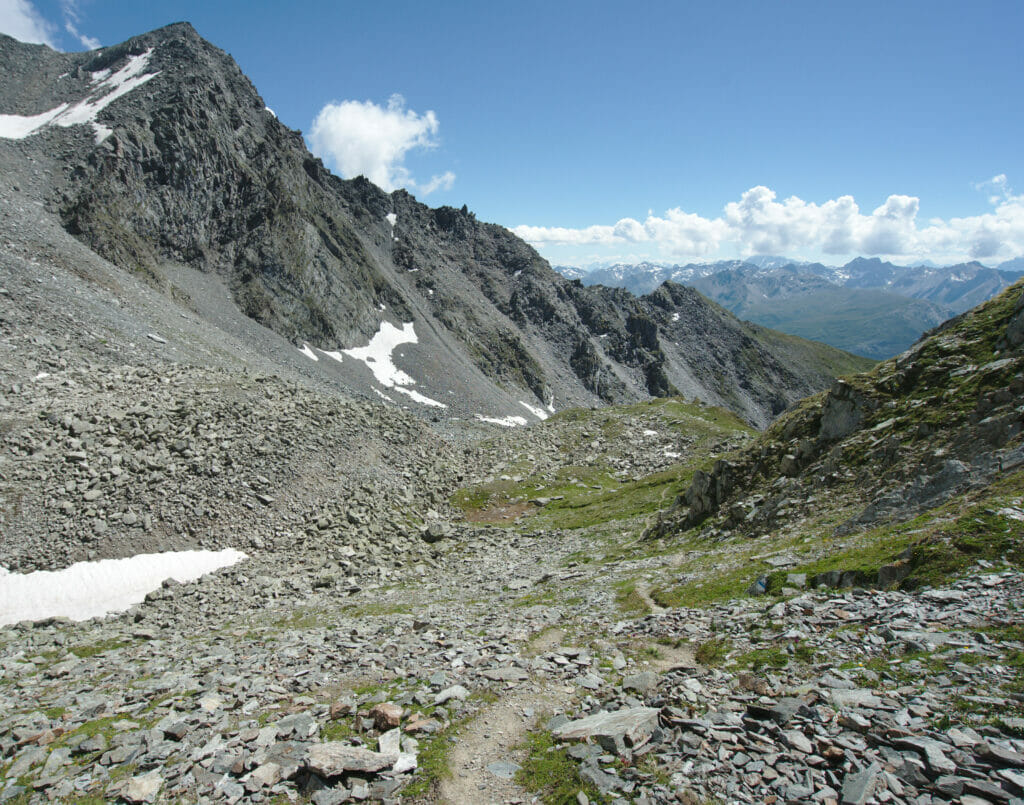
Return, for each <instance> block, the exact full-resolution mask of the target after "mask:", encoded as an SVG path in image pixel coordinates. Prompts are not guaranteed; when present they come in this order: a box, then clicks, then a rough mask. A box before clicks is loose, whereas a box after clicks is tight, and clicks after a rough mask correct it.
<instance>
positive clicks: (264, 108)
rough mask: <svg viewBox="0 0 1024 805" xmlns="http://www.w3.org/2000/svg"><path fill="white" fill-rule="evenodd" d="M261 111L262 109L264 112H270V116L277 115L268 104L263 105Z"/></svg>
mask: <svg viewBox="0 0 1024 805" xmlns="http://www.w3.org/2000/svg"><path fill="white" fill-rule="evenodd" d="M263 111H264V112H270V114H271V116H272V117H275V118H276V117H277V112H275V111H274V110H273V109H271V108H270V107H269V106H264V107H263Z"/></svg>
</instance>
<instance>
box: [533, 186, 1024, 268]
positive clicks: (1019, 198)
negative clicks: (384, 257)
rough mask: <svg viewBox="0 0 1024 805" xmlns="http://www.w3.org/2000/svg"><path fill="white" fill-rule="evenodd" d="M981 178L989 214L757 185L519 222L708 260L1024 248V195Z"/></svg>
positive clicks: (579, 242) (549, 239)
mask: <svg viewBox="0 0 1024 805" xmlns="http://www.w3.org/2000/svg"><path fill="white" fill-rule="evenodd" d="M975 187H976V188H977V189H978V190H979V191H981V192H985V193H986V194H987V195H988V200H989V203H990V204H991V205H992V207H993V209H992V211H991V212H987V213H985V214H983V215H976V216H970V217H964V218H951V219H949V220H943V219H933V220H931V221H928V222H927V223H925V224H923V225H922V224H921V223H920V222H919V221H918V213H919V211H920V199H918V198H916V197H914V196H907V195H899V194H894V195H891V196H889V197H888V198H887V199H886V200H885V202H884V203H883V204H881V205H880V206H878V207H877V208H875V209H874V210H872V211H871V212H870V213H863V212H861V210H860V208H859V207H858V205H857V202H856V201H855V200H854V199H853V197H852V196H840V197H839V198H836V199H830V200H828V201H825V202H823V203H821V204H818V203H815V202H808V201H804V200H803V199H801V198H798V197H796V196H790V197H789V198H786V199H784V200H781V201H780V200H779V199H778V198H777V196H776V194H775V192H774V191H773V190H771V189H770V188H767V187H764V186H761V185H759V186H757V187H752V188H750V189H749V190H747V191H746V192H745V193H743V194H742V195H741V196H740V199H739V200H738V201H731V202H729V203H728V204H726V205H725V207H724V208H723V210H722V214H721V215H720V216H718V217H716V218H705V217H702V216H700V215H697V214H695V213H688V212H685V211H683V210H682V209H679V208H675V209H671V210H668V211H667V212H665V213H664V214H663V215H660V216H659V215H654V214H653V213H650V212H649V213H648V215H647V218H646V219H645V220H644V221H643V222H640V221H637V220H635V219H632V218H623V219H621V220H620V221H618V222H617V223H615V224H613V225H600V224H598V225H594V226H588V227H582V228H576V229H571V228H566V227H540V226H519V227H516V228H515V229H514V230H513V231H515V233H516V234H517V235H519V236H520V237H521V238H523V239H524V240H526V241H528V242H530V243H532V244H534V245H535V246H537V247H538V248H541V249H543V248H544V247H546V246H584V245H595V246H601V247H616V246H620V247H621V246H622V245H624V244H640V243H642V244H645V245H646V247H647V248H646V251H648V253H649V255H648V256H650V257H654V256H661V257H666V258H672V259H698V258H706V257H713V256H722V253H723V252H728V253H731V254H734V255H735V254H739V255H742V256H748V255H751V254H785V255H791V256H792V255H797V254H806V253H812V254H813V253H816V254H821V255H835V256H850V255H865V256H880V257H888V258H911V259H929V258H930V259H935V260H962V259H983V258H1004V259H1005V258H1009V257H1015V256H1018V255H1021V254H1024V195H1015V194H1014V193H1013V190H1012V189H1011V188H1010V186H1009V184H1008V182H1007V179H1006V176H1005V175H1002V174H1000V175H999V176H994V177H992V178H991V179H989V180H987V181H986V182H981V183H979V184H977V185H975Z"/></svg>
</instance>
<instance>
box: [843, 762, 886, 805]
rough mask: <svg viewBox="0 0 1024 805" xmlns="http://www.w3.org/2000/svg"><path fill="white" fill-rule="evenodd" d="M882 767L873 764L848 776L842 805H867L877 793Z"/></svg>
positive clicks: (845, 780)
mask: <svg viewBox="0 0 1024 805" xmlns="http://www.w3.org/2000/svg"><path fill="white" fill-rule="evenodd" d="M880 772H881V767H880V766H879V765H878V764H877V763H872V764H871V765H870V766H868V767H867V768H866V769H861V770H860V771H858V772H856V773H854V774H847V775H846V777H845V778H844V779H843V790H842V792H841V799H840V803H841V805H865V803H866V802H867V801H868V800H869V799H871V797H872V796H873V795H874V793H875V787H876V786H877V784H878V779H879V773H880Z"/></svg>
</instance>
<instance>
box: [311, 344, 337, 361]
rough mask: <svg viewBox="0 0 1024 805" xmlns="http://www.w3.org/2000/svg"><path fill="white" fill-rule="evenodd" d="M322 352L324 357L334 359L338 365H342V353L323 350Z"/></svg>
mask: <svg viewBox="0 0 1024 805" xmlns="http://www.w3.org/2000/svg"><path fill="white" fill-rule="evenodd" d="M317 349H320V348H319V347H317ZM320 351H321V352H322V353H323V354H324V355H326V356H327V357H328V358H334V360H336V361H337V362H338V363H341V353H340V352H329V351H328V350H326V349H321V350H320Z"/></svg>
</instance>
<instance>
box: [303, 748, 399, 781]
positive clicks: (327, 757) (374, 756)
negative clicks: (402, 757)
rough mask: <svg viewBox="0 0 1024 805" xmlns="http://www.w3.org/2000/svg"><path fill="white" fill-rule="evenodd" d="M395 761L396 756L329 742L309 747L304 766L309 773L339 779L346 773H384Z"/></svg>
mask: <svg viewBox="0 0 1024 805" xmlns="http://www.w3.org/2000/svg"><path fill="white" fill-rule="evenodd" d="M396 760H398V757H397V756H396V755H385V754H381V753H380V752H374V751H372V750H370V749H364V748H362V747H358V746H350V745H349V744H345V743H341V742H340V741H329V742H326V743H320V744H313V745H312V746H310V747H309V750H308V754H307V756H306V765H307V766H308V767H309V769H310V771H313V772H315V773H316V774H319V775H321V776H323V777H340V776H341V775H343V774H346V773H348V772H379V771H384V770H385V769H390V768H391V767H392V766H394V765H395V761H396Z"/></svg>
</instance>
